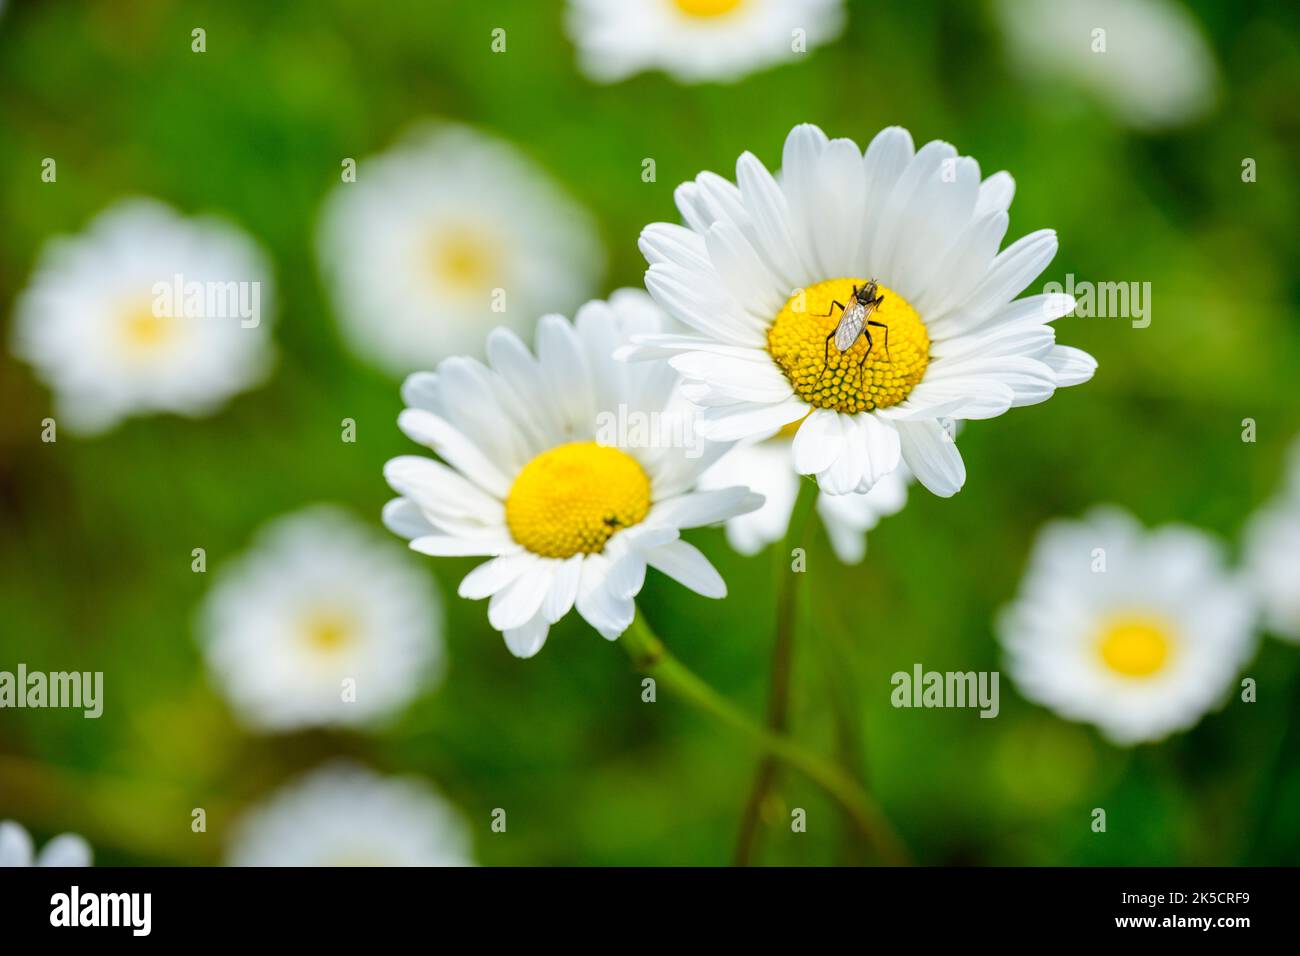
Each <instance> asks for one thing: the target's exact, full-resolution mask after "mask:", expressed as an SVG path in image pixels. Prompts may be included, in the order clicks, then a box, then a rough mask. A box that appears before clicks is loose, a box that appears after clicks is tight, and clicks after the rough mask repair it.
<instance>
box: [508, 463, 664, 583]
mask: <svg viewBox="0 0 1300 956" xmlns="http://www.w3.org/2000/svg"><path fill="white" fill-rule="evenodd" d="M649 512H650V479H649V478H648V477H647V476H646V473H645V470H644V469H643V468H642V467H641V465H640V464H639V463H638V462H637V460H636V459H635V458H633V457H632V456H631V455H629V454H627V453H626V452H623V451H620V450H619V449H617V448H610V447H608V446H605V445H597V444H596V443H595V442H590V441H580V442H571V443H569V444H567V445H557V446H556V447H555V448H552V449H550V450H549V451H545V452H542V454H540V455H538V456H537V457H536V458H534V459H533V460H532V461H530V462H529V463H528V464H526V465H524V467H523V468H522V469H521V470H520V472H519V475H518V477H516V478H515V483H514V484H513V485H512V486H511V487H510V494H509V495H507V496H506V524H507V525H509V527H510V533H511V534H512V535H513V536H514V539H515V540H516V541H518V542H519V543H520V544H522V545H523V546H524V547H525V548H527V549H528V550H529V551H532V552H534V553H536V554H540V555H544V556H545V557H548V558H568V557H571V556H573V555H575V554H577V553H579V552H582V553H583V554H596V553H598V552H600V551H602V550H603V549H604V547H605V542H606V541H608V540H609V539H610V537H611V536H612V535H613V534H614V532H616V531H618V530H619V529H620V528H628V527H631V526H632V525H634V524H639V523H640V522H641V521H643V520H644V519H645V516H646V515H647V514H648V513H649Z"/></svg>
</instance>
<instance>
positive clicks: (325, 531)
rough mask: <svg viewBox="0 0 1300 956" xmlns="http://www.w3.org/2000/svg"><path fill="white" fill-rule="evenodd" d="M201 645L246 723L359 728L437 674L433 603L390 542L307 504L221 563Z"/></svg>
mask: <svg viewBox="0 0 1300 956" xmlns="http://www.w3.org/2000/svg"><path fill="white" fill-rule="evenodd" d="M200 641H201V643H202V645H203V652H204V656H205V657H206V658H207V662H208V667H209V669H210V670H211V671H212V673H213V676H214V677H215V678H216V680H217V682H218V684H219V685H220V687H221V689H222V690H223V691H225V693H226V695H227V697H229V699H230V701H231V704H232V705H233V706H234V709H235V712H236V714H237V715H238V717H239V718H240V719H241V720H242V721H243V722H244V723H245V724H247V725H249V726H251V727H254V728H256V729H259V730H271V731H283V730H290V729H294V728H298V727H310V726H328V725H352V726H356V725H365V724H370V723H373V722H375V721H377V720H379V719H381V718H383V717H386V716H388V715H390V714H391V713H393V712H394V711H395V710H397V709H398V708H399V707H401V706H402V705H404V704H406V703H407V702H408V701H410V700H411V698H413V697H414V696H415V694H416V693H417V692H418V691H419V690H420V689H421V688H422V687H424V686H426V685H427V684H429V683H432V682H433V681H434V680H435V679H436V678H437V677H438V676H439V674H440V671H441V666H442V657H443V645H442V609H441V607H440V606H439V602H438V599H437V595H436V594H435V593H434V592H433V591H432V590H431V588H430V587H429V583H428V581H427V580H426V579H425V578H424V576H423V575H421V574H420V572H419V570H418V569H417V568H414V567H412V566H411V564H410V562H409V560H408V558H407V556H406V555H405V554H403V552H402V550H401V548H397V547H395V546H394V545H393V544H392V543H391V542H390V541H387V540H385V539H384V538H383V537H382V536H380V535H377V534H376V533H375V532H374V531H372V530H371V529H370V528H368V527H366V526H365V525H363V524H362V523H361V522H359V521H357V520H356V519H355V518H352V517H350V516H349V515H347V514H346V513H345V512H342V511H340V510H338V509H335V508H332V507H323V506H318V507H314V508H308V509H306V510H304V511H301V512H297V513H295V514H292V515H288V516H286V517H283V518H279V519H277V520H276V521H274V522H272V523H271V524H270V525H268V526H267V527H266V528H265V529H263V530H262V531H261V532H260V533H259V534H258V536H257V540H256V541H255V542H254V544H253V546H252V548H251V549H250V550H249V552H248V553H247V554H246V555H244V556H243V557H242V558H240V559H238V560H237V561H235V562H234V563H232V564H231V565H230V566H228V567H225V568H222V569H221V571H220V572H219V575H218V578H217V580H216V583H215V584H214V586H213V588H212V591H211V592H210V593H209V594H208V596H207V598H206V599H205V601H204V605H203V608H202V614H201V619H200Z"/></svg>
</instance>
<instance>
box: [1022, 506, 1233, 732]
mask: <svg viewBox="0 0 1300 956" xmlns="http://www.w3.org/2000/svg"><path fill="white" fill-rule="evenodd" d="M1253 617H1254V610H1253V605H1252V602H1251V599H1250V597H1249V595H1248V593H1247V592H1246V591H1245V590H1244V589H1243V588H1241V587H1240V585H1239V584H1238V583H1237V582H1236V580H1235V579H1234V578H1233V577H1232V576H1231V575H1230V574H1229V572H1228V571H1227V569H1226V568H1225V566H1224V562H1223V555H1222V553H1221V549H1220V547H1219V545H1218V544H1217V542H1215V540H1214V539H1213V538H1211V537H1210V536H1209V535H1207V534H1205V533H1204V532H1202V531H1199V530H1196V529H1194V528H1188V527H1182V526H1177V525H1170V526H1167V527H1163V528H1158V529H1156V530H1153V531H1147V530H1145V529H1143V528H1142V527H1140V526H1139V525H1138V524H1137V522H1135V521H1134V520H1133V519H1132V518H1131V517H1129V516H1128V515H1127V514H1125V513H1124V512H1122V511H1118V510H1116V509H1113V508H1099V509H1096V510H1094V511H1093V512H1091V513H1090V514H1088V515H1087V516H1086V517H1085V518H1084V519H1083V520H1081V521H1060V520H1058V521H1053V522H1051V523H1049V524H1048V525H1046V526H1045V527H1044V528H1043V530H1042V531H1041V532H1040V533H1039V536H1038V540H1037V543H1036V544H1035V546H1034V550H1033V554H1032V555H1031V556H1030V560H1029V567H1028V570H1027V571H1026V572H1025V577H1024V579H1023V580H1022V582H1021V587H1020V594H1019V596H1018V597H1017V598H1016V600H1015V601H1014V602H1013V603H1012V604H1011V605H1010V606H1009V607H1008V608H1006V609H1005V610H1004V611H1003V613H1002V615H1001V617H1000V620H999V631H1000V636H1001V640H1002V644H1003V648H1004V650H1005V652H1006V659H1007V666H1008V668H1009V669H1010V672H1011V676H1012V678H1013V679H1014V680H1015V682H1016V684H1017V686H1018V687H1019V688H1020V691H1021V692H1022V693H1023V694H1024V695H1025V696H1026V697H1028V698H1029V699H1030V700H1033V701H1036V702H1037V703H1039V704H1042V705H1044V706H1046V707H1050V708H1051V709H1052V710H1055V711H1056V712H1057V713H1058V714H1060V715H1061V716H1062V717H1064V718H1066V719H1067V720H1077V721H1086V722H1089V723H1093V724H1096V725H1097V726H1098V727H1099V728H1100V729H1101V731H1102V733H1104V734H1105V735H1106V736H1107V737H1108V738H1110V739H1111V740H1112V741H1114V742H1115V743H1117V744H1123V745H1127V744H1134V743H1139V742H1141V741H1149V740H1160V739H1162V738H1164V737H1166V736H1168V735H1169V734H1171V733H1174V732H1176V731H1181V730H1186V729H1187V728H1189V727H1191V726H1193V725H1194V724H1196V722H1197V721H1199V720H1200V719H1201V717H1202V716H1203V715H1204V714H1205V713H1206V712H1207V711H1209V710H1210V709H1211V708H1213V707H1214V706H1215V705H1217V704H1221V703H1222V702H1223V701H1224V700H1225V699H1226V698H1227V696H1228V694H1229V691H1230V689H1231V688H1232V687H1233V686H1234V678H1235V676H1236V675H1237V673H1238V672H1239V671H1240V670H1241V668H1242V666H1243V665H1244V664H1245V663H1246V661H1247V659H1248V658H1249V657H1250V655H1251V653H1252V652H1253V650H1254V648H1255V643H1256V642H1255V640H1254V634H1253V631H1252V623H1253Z"/></svg>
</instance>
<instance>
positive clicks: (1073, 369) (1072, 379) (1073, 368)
mask: <svg viewBox="0 0 1300 956" xmlns="http://www.w3.org/2000/svg"><path fill="white" fill-rule="evenodd" d="M1043 361H1044V362H1046V363H1047V365H1048V367H1050V368H1051V370H1052V371H1053V372H1054V373H1055V375H1056V384H1057V385H1058V386H1060V387H1062V388H1064V387H1065V386H1067V385H1079V384H1082V383H1083V382H1086V381H1088V379H1090V378H1092V375H1093V373H1094V372H1095V371H1097V360H1096V359H1095V358H1093V357H1092V356H1091V355H1089V354H1088V353H1087V352H1085V351H1083V350H1082V349H1076V348H1072V347H1071V346H1069V345H1057V346H1055V347H1054V348H1053V349H1052V350H1051V351H1050V352H1048V353H1047V356H1046V357H1045V358H1044V359H1043Z"/></svg>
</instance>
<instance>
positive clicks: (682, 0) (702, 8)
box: [672, 0, 744, 18]
mask: <svg viewBox="0 0 1300 956" xmlns="http://www.w3.org/2000/svg"><path fill="white" fill-rule="evenodd" d="M672 2H673V4H674V5H675V6H676V7H677V9H678V10H680V11H681V12H682V13H684V14H686V15H687V16H688V17H701V18H708V17H720V16H723V15H724V14H728V13H731V12H732V11H733V10H735V9H736V8H737V7H739V6H740V5H741V3H743V2H744V0H672Z"/></svg>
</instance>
